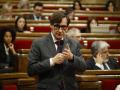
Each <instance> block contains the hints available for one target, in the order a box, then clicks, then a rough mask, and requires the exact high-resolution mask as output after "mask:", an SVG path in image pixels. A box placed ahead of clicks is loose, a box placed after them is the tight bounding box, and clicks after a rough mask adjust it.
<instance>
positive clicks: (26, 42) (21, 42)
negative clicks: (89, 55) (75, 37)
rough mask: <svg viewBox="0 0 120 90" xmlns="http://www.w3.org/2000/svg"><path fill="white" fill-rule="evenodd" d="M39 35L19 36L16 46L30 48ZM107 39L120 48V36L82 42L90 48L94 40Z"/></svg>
mask: <svg viewBox="0 0 120 90" xmlns="http://www.w3.org/2000/svg"><path fill="white" fill-rule="evenodd" d="M35 38H37V37H29V38H28V37H17V38H16V41H15V47H16V49H29V48H30V47H31V44H32V41H33V40H34V39H35ZM99 40H102V41H106V42H108V43H109V44H110V48H111V49H120V46H119V44H120V38H104V37H103V38H96V37H92V38H89V37H88V38H84V39H81V40H80V44H82V45H83V46H84V48H87V49H90V48H91V44H92V43H93V42H94V41H99Z"/></svg>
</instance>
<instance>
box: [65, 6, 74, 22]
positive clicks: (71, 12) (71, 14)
mask: <svg viewBox="0 0 120 90" xmlns="http://www.w3.org/2000/svg"><path fill="white" fill-rule="evenodd" d="M74 14H75V12H74V10H73V9H72V8H71V7H69V8H67V9H66V10H65V15H66V16H67V17H69V19H70V20H73V19H74Z"/></svg>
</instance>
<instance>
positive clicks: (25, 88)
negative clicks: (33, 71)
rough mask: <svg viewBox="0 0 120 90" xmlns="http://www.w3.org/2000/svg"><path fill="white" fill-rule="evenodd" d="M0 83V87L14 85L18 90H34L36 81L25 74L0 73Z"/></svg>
mask: <svg viewBox="0 0 120 90" xmlns="http://www.w3.org/2000/svg"><path fill="white" fill-rule="evenodd" d="M0 81H1V83H2V85H9V84H14V85H16V86H17V88H18V90H36V80H35V79H34V78H31V77H29V76H28V75H27V73H2V74H0Z"/></svg>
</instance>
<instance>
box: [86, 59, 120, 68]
mask: <svg viewBox="0 0 120 90" xmlns="http://www.w3.org/2000/svg"><path fill="white" fill-rule="evenodd" d="M86 63H87V69H90V70H97V69H100V68H99V67H98V66H96V65H95V60H94V59H93V57H91V58H90V59H89V60H87V62H86ZM107 64H108V66H109V67H110V69H111V70H113V69H120V66H119V64H118V62H117V60H116V59H114V58H109V60H108V62H107Z"/></svg>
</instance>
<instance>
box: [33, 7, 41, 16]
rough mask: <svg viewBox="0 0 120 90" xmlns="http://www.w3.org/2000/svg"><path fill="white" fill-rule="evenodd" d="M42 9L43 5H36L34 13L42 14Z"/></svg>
mask: <svg viewBox="0 0 120 90" xmlns="http://www.w3.org/2000/svg"><path fill="white" fill-rule="evenodd" d="M42 10H43V7H41V6H36V7H35V8H34V14H35V15H37V16H40V15H41V13H42Z"/></svg>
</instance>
